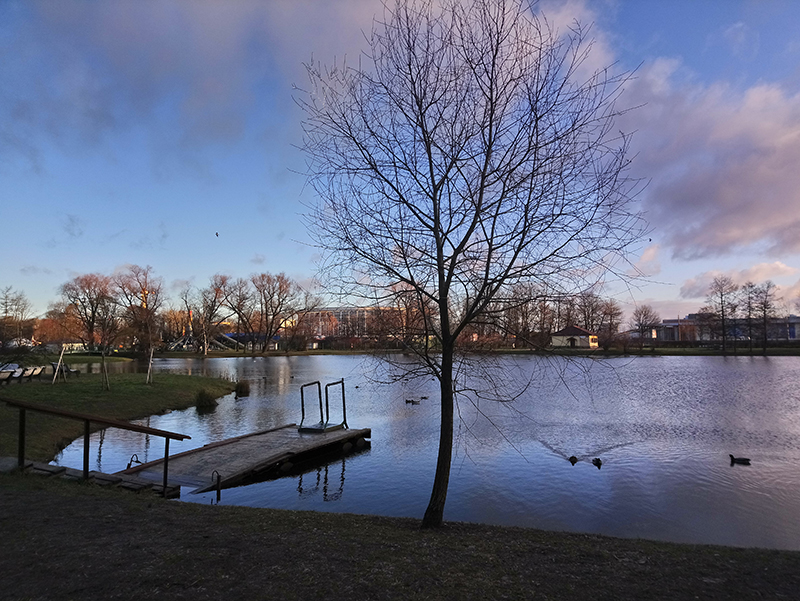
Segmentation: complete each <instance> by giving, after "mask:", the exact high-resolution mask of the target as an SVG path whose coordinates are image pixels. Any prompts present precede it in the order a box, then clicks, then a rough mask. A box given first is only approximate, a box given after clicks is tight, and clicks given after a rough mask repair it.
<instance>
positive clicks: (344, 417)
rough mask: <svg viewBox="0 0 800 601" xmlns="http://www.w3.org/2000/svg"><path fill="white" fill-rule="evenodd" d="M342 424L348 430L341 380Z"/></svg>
mask: <svg viewBox="0 0 800 601" xmlns="http://www.w3.org/2000/svg"><path fill="white" fill-rule="evenodd" d="M342 423H343V424H344V427H345V429H346V430H349V429H350V426H348V425H347V406H346V404H345V402H344V378H342ZM343 467H344V466H343Z"/></svg>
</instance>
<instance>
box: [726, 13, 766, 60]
mask: <svg viewBox="0 0 800 601" xmlns="http://www.w3.org/2000/svg"><path fill="white" fill-rule="evenodd" d="M722 39H723V40H724V41H725V43H726V45H727V46H728V48H729V49H730V51H731V53H732V54H733V55H734V56H736V57H737V58H744V59H750V58H755V57H756V55H757V54H758V50H759V47H760V45H761V40H760V36H759V34H758V32H757V31H755V30H753V29H752V28H751V27H748V25H747V24H746V23H742V22H741V21H740V22H738V23H734V24H732V25H730V26H728V27H726V28H725V29H724V30H723V32H722Z"/></svg>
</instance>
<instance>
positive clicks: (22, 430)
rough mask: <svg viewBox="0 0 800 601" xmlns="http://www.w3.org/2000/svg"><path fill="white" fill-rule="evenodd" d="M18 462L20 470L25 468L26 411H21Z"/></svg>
mask: <svg viewBox="0 0 800 601" xmlns="http://www.w3.org/2000/svg"><path fill="white" fill-rule="evenodd" d="M17 444H18V448H17V460H18V465H19V469H22V468H24V467H25V410H24V409H20V410H19V439H18V441H17Z"/></svg>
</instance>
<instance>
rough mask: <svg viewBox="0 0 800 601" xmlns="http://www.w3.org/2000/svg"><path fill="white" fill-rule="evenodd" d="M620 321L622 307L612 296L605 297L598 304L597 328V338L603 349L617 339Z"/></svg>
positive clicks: (607, 347)
mask: <svg viewBox="0 0 800 601" xmlns="http://www.w3.org/2000/svg"><path fill="white" fill-rule="evenodd" d="M621 323H622V307H620V306H619V303H618V302H617V301H615V300H614V299H613V298H609V299H605V300H604V301H602V302H601V304H600V325H599V326H598V328H597V340H598V343H599V344H600V346H601V347H602V348H603V349H604V350H608V349H609V348H611V345H613V344H614V343H615V342H616V341H617V337H618V335H619V326H620V324H621Z"/></svg>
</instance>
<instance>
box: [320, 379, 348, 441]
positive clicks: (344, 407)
mask: <svg viewBox="0 0 800 601" xmlns="http://www.w3.org/2000/svg"><path fill="white" fill-rule="evenodd" d="M337 384H341V385H342V423H343V424H344V427H345V430H349V429H350V426H348V425H347V407H346V406H345V401H344V378H342V379H341V380H339V381H338V382H331V383H330V384H325V411H326V412H327V414H326V418H327V419H326V420H325V423H326V424H327V423H328V422H329V421H330V420H331V415H330V411H329V408H328V388H330V387H331V386H336V385H337Z"/></svg>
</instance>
